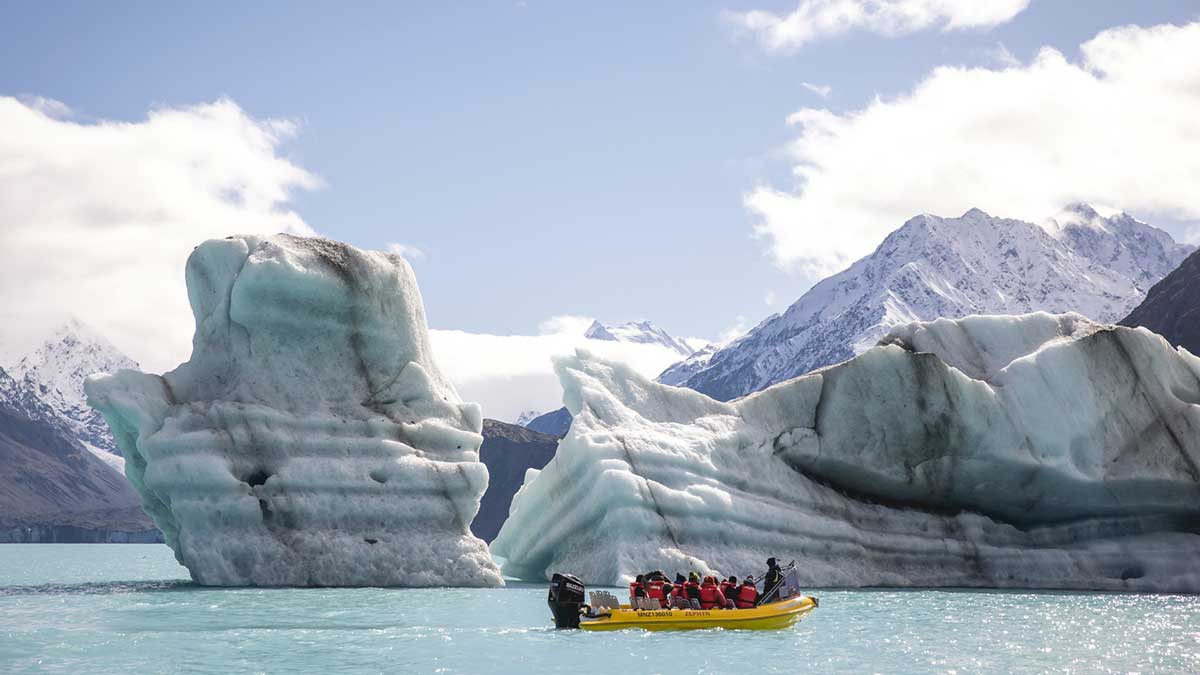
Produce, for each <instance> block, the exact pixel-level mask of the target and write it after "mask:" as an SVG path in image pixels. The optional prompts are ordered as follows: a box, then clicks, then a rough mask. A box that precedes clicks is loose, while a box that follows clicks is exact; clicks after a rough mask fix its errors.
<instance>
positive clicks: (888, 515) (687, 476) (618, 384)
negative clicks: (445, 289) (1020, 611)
mask: <svg viewBox="0 0 1200 675" xmlns="http://www.w3.org/2000/svg"><path fill="white" fill-rule="evenodd" d="M556 368H557V371H558V375H559V378H560V380H561V381H562V383H563V387H564V401H565V403H566V404H567V407H568V408H569V409H570V411H571V412H572V413H573V414H574V416H575V417H574V422H573V424H572V427H571V429H570V431H569V432H568V434H567V436H566V437H565V438H564V439H563V440H562V441H561V442H560V444H559V449H558V452H557V454H556V455H555V457H554V459H553V460H552V461H551V462H550V463H549V464H547V465H546V467H545V468H544V469H543V470H542V471H540V472H536V471H530V472H529V473H528V474H527V475H526V480H525V483H524V485H523V486H522V488H521V490H520V491H519V492H518V494H517V495H516V497H515V499H514V501H513V506H512V509H511V513H510V516H509V519H508V521H507V522H506V523H505V525H504V527H503V528H502V530H501V532H500V534H499V536H498V537H497V538H496V540H495V541H494V542H493V543H492V551H493V552H494V553H495V554H496V555H497V556H502V557H504V558H506V562H505V567H504V571H505V573H506V574H511V575H514V576H518V577H522V578H528V579H534V578H543V577H546V576H547V575H549V574H550V573H552V572H555V571H570V572H574V573H576V574H578V575H580V576H581V577H582V578H584V579H585V580H586V581H588V582H591V583H619V582H624V581H625V580H626V579H628V578H629V577H630V576H631V575H632V574H634V573H636V572H639V571H644V570H647V569H655V568H660V569H664V570H689V569H695V570H698V571H702V572H716V573H720V574H738V575H742V574H746V573H750V572H760V571H761V569H762V567H763V560H764V559H765V558H766V557H767V556H769V555H773V556H775V557H778V558H781V559H783V560H790V559H793V558H794V559H796V560H797V561H798V563H799V565H800V570H801V572H800V573H801V577H802V580H803V582H804V583H806V584H810V585H814V586H871V585H881V586H995V587H1040V588H1075V589H1127V590H1135V589H1136V590H1154V591H1188V592H1196V591H1200V568H1197V567H1196V565H1195V560H1196V559H1197V555H1200V535H1198V534H1196V523H1197V522H1200V520H1198V518H1200V470H1198V468H1197V465H1198V463H1200V433H1198V432H1200V359H1197V358H1196V357H1193V356H1192V355H1191V354H1189V353H1187V352H1186V351H1183V350H1180V351H1176V350H1175V349H1173V348H1171V347H1170V345H1169V344H1168V343H1167V342H1166V341H1164V340H1163V339H1162V338H1161V337H1159V336H1157V335H1155V334H1153V333H1151V332H1149V331H1146V330H1144V329H1128V328H1119V327H1110V326H1104V325H1100V324H1096V323H1092V322H1091V321H1089V320H1087V319H1085V318H1083V317H1082V316H1079V315H1076V314H1066V315H1058V316H1055V315H1050V314H1045V313H1035V314H1029V315H1023V316H1017V317H996V316H973V317H967V318H964V319H960V320H937V321H933V322H929V323H913V324H908V325H904V326H900V327H898V328H896V329H894V330H893V331H892V332H890V333H889V334H888V335H887V336H886V337H885V338H884V340H883V341H881V343H880V345H879V346H877V347H875V348H873V349H870V350H868V351H867V352H865V353H863V354H861V355H859V356H858V357H856V358H854V359H852V360H850V361H847V362H845V363H842V364H839V365H836V366H832V367H830V368H826V369H824V370H820V371H817V372H815V373H812V374H809V375H806V376H802V377H799V378H796V379H793V380H789V381H787V382H783V383H781V384H778V385H776V386H773V387H771V388H768V389H766V390H764V391H762V392H758V393H756V394H752V395H750V396H747V397H745V398H742V399H738V400H735V401H733V402H729V403H723V402H718V401H715V400H713V399H710V398H708V397H706V396H704V395H703V394H700V393H698V392H694V391H690V390H686V389H679V388H675V387H670V386H665V385H661V384H658V383H654V382H650V381H647V380H646V379H644V378H642V377H639V376H638V375H637V374H636V373H634V372H632V371H630V370H629V369H628V368H626V367H624V366H622V365H619V364H613V363H607V362H603V361H600V360H597V359H594V358H591V357H589V356H588V355H586V354H577V355H576V356H574V357H569V358H563V359H561V360H559V361H558V362H557V363H556Z"/></svg>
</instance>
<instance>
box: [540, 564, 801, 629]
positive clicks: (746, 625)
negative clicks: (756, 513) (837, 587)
mask: <svg viewBox="0 0 1200 675" xmlns="http://www.w3.org/2000/svg"><path fill="white" fill-rule="evenodd" d="M788 590H789V591H790V592H789V593H787V594H786V595H788V596H789V597H786V598H785V599H783V600H778V601H776V602H771V603H767V604H764V605H759V606H758V607H753V608H750V609H638V608H634V607H631V606H629V605H622V604H618V601H617V598H616V596H614V595H612V594H611V593H608V592H607V591H594V592H593V593H592V594H591V602H590V604H588V603H585V602H584V594H585V592H586V591H585V588H584V586H583V582H582V581H580V580H579V579H578V578H577V577H574V576H572V575H570V574H555V575H554V577H553V579H551V582H550V595H549V597H548V598H547V604H549V605H550V611H551V612H552V613H553V614H554V625H555V626H557V627H558V628H582V629H583V630H589V631H596V630H620V629H623V628H642V629H645V630H697V629H704V628H728V629H734V630H779V629H781V628H789V627H791V626H794V625H796V623H797V622H798V621H800V619H803V618H804V617H805V616H807V615H808V614H809V612H812V611H813V610H814V609H816V608H817V606H818V602H817V599H816V598H814V597H812V596H808V595H801V594H799V593H798V592H795V590H796V589H788Z"/></svg>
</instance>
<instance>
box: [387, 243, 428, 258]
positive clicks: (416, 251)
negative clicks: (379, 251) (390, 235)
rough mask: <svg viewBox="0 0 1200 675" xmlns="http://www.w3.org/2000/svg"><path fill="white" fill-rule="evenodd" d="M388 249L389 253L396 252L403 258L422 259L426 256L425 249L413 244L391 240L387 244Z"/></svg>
mask: <svg viewBox="0 0 1200 675" xmlns="http://www.w3.org/2000/svg"><path fill="white" fill-rule="evenodd" d="M386 250H387V252H388V253H395V254H396V255H398V256H400V257H401V258H404V259H406V260H409V261H414V260H422V259H424V258H425V250H424V249H422V248H420V247H417V246H413V245H411V244H399V243H396V242H389V243H388V244H386Z"/></svg>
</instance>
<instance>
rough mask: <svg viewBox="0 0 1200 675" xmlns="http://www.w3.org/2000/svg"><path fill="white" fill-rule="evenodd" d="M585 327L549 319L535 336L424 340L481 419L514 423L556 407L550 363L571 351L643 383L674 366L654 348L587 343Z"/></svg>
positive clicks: (558, 392) (558, 391)
mask: <svg viewBox="0 0 1200 675" xmlns="http://www.w3.org/2000/svg"><path fill="white" fill-rule="evenodd" d="M591 321H592V320H591V319H587V318H584V317H570V316H564V317H553V318H551V319H548V320H547V321H544V322H542V324H541V325H540V326H539V330H541V331H542V333H541V334H539V335H488V334H483V333H468V332H466V331H460V330H436V329H435V330H431V331H430V339H431V341H432V343H433V352H434V356H435V357H436V358H437V363H438V366H439V367H440V368H441V369H442V371H443V372H444V373H445V374H446V376H447V377H449V378H450V380H451V381H452V382H453V383H454V386H455V388H457V389H458V393H459V395H460V396H462V398H463V399H464V400H467V401H475V402H478V403H479V404H480V405H482V406H483V414H484V416H486V417H491V418H494V419H500V420H511V419H516V418H517V416H518V415H519V414H521V413H522V412H524V411H526V410H554V409H556V408H559V407H561V406H562V388H561V387H560V386H559V384H558V378H557V377H555V375H554V370H553V367H552V365H551V361H550V359H551V357H553V356H557V355H564V354H571V353H574V351H575V349H576V348H580V347H582V348H584V349H587V350H588V351H591V352H592V353H594V354H596V355H597V356H601V357H604V358H608V359H616V360H621V361H625V362H627V363H629V364H630V365H631V366H632V367H633V368H634V369H636V370H637V371H638V372H640V373H642V374H643V375H645V376H647V377H656V376H657V375H658V374H659V373H661V372H662V371H663V370H665V369H666V367H667V366H669V365H671V364H672V363H675V362H676V361H678V360H679V354H677V353H675V352H674V351H673V350H671V349H668V348H666V347H663V346H660V345H647V344H632V343H627V342H613V341H609V340H588V339H586V338H584V337H583V332H584V331H585V330H586V329H587V326H588V325H589V324H590V323H591ZM581 323H582V327H580V326H581Z"/></svg>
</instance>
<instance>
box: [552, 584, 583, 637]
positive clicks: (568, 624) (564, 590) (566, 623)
mask: <svg viewBox="0 0 1200 675" xmlns="http://www.w3.org/2000/svg"><path fill="white" fill-rule="evenodd" d="M583 591H584V588H583V582H582V581H580V580H579V577H577V576H575V575H573V574H557V573H556V574H555V575H554V576H553V577H551V578H550V596H549V597H548V598H546V604H548V605H550V611H551V612H553V613H554V627H555V628H579V610H580V608H582V607H583V606H584V602H583V598H584V595H583Z"/></svg>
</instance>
